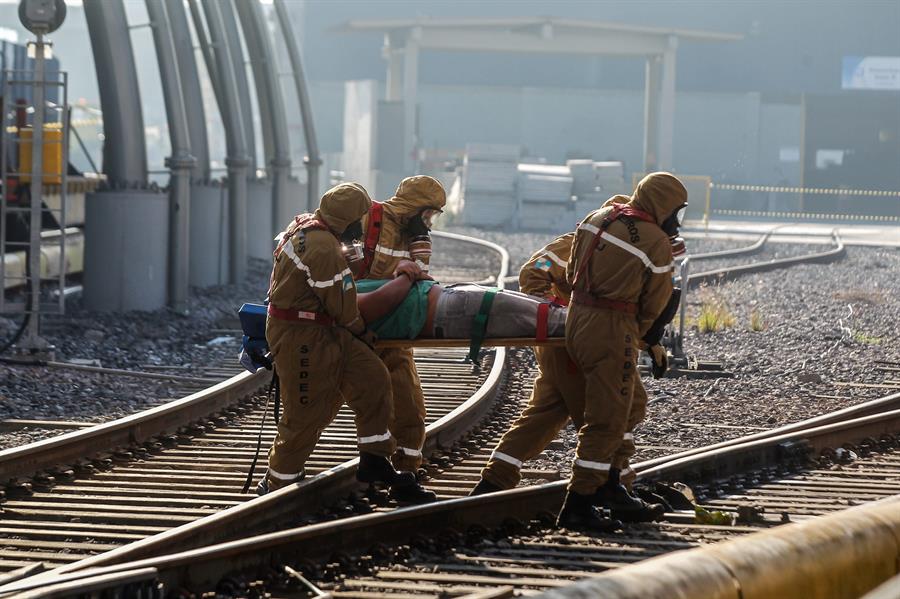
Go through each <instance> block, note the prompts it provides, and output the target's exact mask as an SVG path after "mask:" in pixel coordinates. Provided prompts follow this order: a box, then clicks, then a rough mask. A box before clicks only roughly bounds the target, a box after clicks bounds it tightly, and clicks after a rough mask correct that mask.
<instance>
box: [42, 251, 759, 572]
mask: <svg viewBox="0 0 900 599" xmlns="http://www.w3.org/2000/svg"><path fill="white" fill-rule="evenodd" d="M761 241H762V240H761ZM758 244H759V242H758ZM760 245H761V244H760ZM460 278H462V277H460ZM501 352H502V350H498V355H497V356H496V357H495V358H494V363H493V366H492V368H491V371H492V373H493V372H494V371H495V370H496V371H498V372H499V370H502V366H500V367H499V368H498V367H497V364H498V360H499V361H501V362H502V360H506V359H507V358H506V357H505V356H500V353H501ZM512 353H513V354H515V353H516V352H512ZM458 356H459V355H458V354H455V353H453V352H447V353H446V354H445V355H442V356H433V357H432V356H429V357H428V358H424V360H425V362H424V363H427V362H428V360H432V361H433V363H434V364H435V365H436V366H438V370H440V369H441V368H446V367H447V365H448V364H450V363H453V362H456V361H457V360H458ZM512 360H513V361H514V362H518V363H519V365H520V366H524V370H525V371H527V370H528V369H529V366H530V365H529V364H528V363H527V362H525V361H524V360H527V358H523V357H522V356H515V355H513V356H512ZM510 370H511V371H512V372H517V371H518V370H521V369H516V368H512V369H510ZM420 372H421V370H420ZM490 376H492V375H490ZM490 376H489V378H490ZM496 378H497V379H498V380H499V378H500V377H499V376H498V377H496ZM513 378H515V377H513ZM520 378H521V377H520ZM524 378H525V381H524V385H523V383H522V381H521V380H520V381H515V380H513V382H512V387H514V388H513V389H512V390H510V389H506V390H505V395H507V396H510V397H514V398H515V399H516V400H515V401H514V402H510V403H509V404H507V405H506V411H505V413H501V414H499V417H500V418H502V419H501V420H498V421H496V422H494V423H493V426H491V425H490V424H489V425H488V426H485V427H483V428H482V429H481V430H479V431H477V432H475V433H473V434H472V435H470V436H469V438H468V439H463V440H462V442H460V443H457V444H456V445H455V446H452V443H453V441H450V442H447V441H446V440H445V441H444V442H443V443H441V445H442V446H443V447H445V448H449V450H447V451H445V452H443V453H439V454H437V455H435V456H434V459H433V460H432V462H431V464H430V466H429V467H428V469H427V475H428V476H427V478H426V480H425V484H426V486H429V487H431V488H433V489H434V490H435V491H436V492H437V493H438V494H439V496H440V498H441V499H450V498H454V497H460V496H463V495H466V494H467V493H468V491H469V489H470V488H471V486H472V485H474V484H475V482H477V480H478V471H479V470H480V468H481V466H483V464H484V462H485V461H486V459H487V457H488V455H489V454H490V448H491V447H493V445H494V444H495V443H496V440H497V439H498V438H499V435H500V434H502V432H503V431H504V430H505V428H506V421H507V420H508V419H510V418H513V417H515V415H517V413H518V410H519V409H520V407H519V406H520V405H521V404H522V403H523V402H524V401H525V400H526V399H527V393H528V391H529V389H528V384H527V383H528V380H527V379H528V377H527V376H525V377H524ZM438 384H440V383H438ZM498 384H499V383H498V382H497V381H495V382H494V383H493V392H494V393H496V390H497V385H498ZM507 384H510V383H509V382H508V381H507ZM426 391H427V390H426ZM257 401H258V400H257ZM258 407H259V406H258V405H257V408H258ZM483 414H484V412H483V413H482V415H483ZM258 419H259V416H258V415H256V416H253V415H250V416H249V419H248V420H247V423H248V424H251V425H252V423H253V422H258ZM469 420H470V421H469V422H468V423H467V425H466V426H471V425H472V424H473V422H472V421H471V419H469ZM226 424H227V423H226ZM272 432H274V431H272ZM454 434H455V437H453V439H460V438H461V436H462V433H461V430H459V427H457V430H456V431H455V433H454ZM764 434H765V433H761V435H764ZM430 438H431V437H430ZM447 438H450V437H449V436H448V437H445V439H447ZM323 440H324V438H323ZM169 442H170V443H171V440H170V441H169ZM429 444H430V445H431V447H432V448H434V447H436V446H437V443H433V442H431V441H429ZM349 447H350V449H351V451H352V445H351V446H349ZM230 451H231V449H228V450H225V453H226V454H227V453H228V452H230ZM314 457H315V456H314ZM660 460H665V458H660ZM326 467H327V466H326V465H325V464H322V465H321V468H323V469H325V468H326ZM338 473H341V474H343V477H344V478H345V479H351V478H352V465H348V464H342V465H340V466H337V467H335V468H331V469H329V470H328V472H327V473H326V474H325V476H323V477H315V478H314V479H308V480H307V481H305V482H304V483H301V486H302V487H303V491H304V494H305V495H306V496H307V501H301V502H300V503H299V504H297V503H293V504H292V506H293V510H291V511H294V512H296V511H303V512H305V513H309V512H311V511H316V510H322V508H324V507H325V506H327V505H330V506H331V509H330V510H328V511H327V512H322V513H320V514H319V517H324V518H327V519H332V518H334V517H336V516H346V515H352V514H354V513H359V512H366V511H374V512H376V513H378V512H382V511H384V510H385V509H390V508H391V507H393V506H390V505H385V504H384V502H383V501H382V500H379V499H378V498H369V500H368V501H367V500H365V499H363V498H360V497H358V496H356V497H353V496H351V497H350V498H349V500H348V498H347V491H348V489H349V487H348V486H347V485H346V484H343V485H342V484H338V485H335V486H334V490H332V491H325V492H322V490H321V488H324V487H325V485H321V484H318V482H317V479H321V478H328V477H329V475H337V474H338ZM348 474H349V476H348ZM535 474H536V476H533V477H530V478H545V479H552V478H555V477H557V476H558V473H554V472H538V473H535ZM188 476H190V475H188ZM216 476H218V472H217V473H216ZM225 478H227V476H226V477H225ZM314 481H316V482H314ZM551 486H552V485H551ZM557 486H558V483H557ZM320 487H321V488H320ZM536 488H537V487H536ZM274 495H275V494H273V496H274ZM297 495H299V494H293V495H292V497H290V498H285V499H284V501H282V502H281V503H282V504H284V503H288V502H290V501H294V502H296V500H297ZM310 495H315V496H316V500H315V501H312V502H309V501H308V499H309V496H310ZM243 499H244V500H246V499H247V498H246V497H244V498H243ZM263 499H266V498H263ZM217 500H218V501H229V500H231V501H238V498H235V497H231V498H230V499H225V498H222V499H217ZM251 503H252V502H251ZM235 505H236V504H235ZM248 505H249V504H246V505H243V506H240V507H243V508H246V507H247V506H248ZM224 507H227V506H224ZM261 508H262V509H261V510H259V511H264V512H267V515H266V516H265V517H260V516H259V515H258V513H256V514H253V515H250V517H247V516H248V515H249V511H247V510H242V509H235V508H232V509H230V510H229V509H226V510H225V511H223V512H218V513H216V514H210V515H206V519H207V522H206V523H204V524H203V526H204V527H205V530H204V531H202V532H201V534H199V535H198V534H195V533H196V532H198V531H197V529H198V528H199V527H198V526H196V525H197V524H199V522H195V523H193V524H184V525H182V526H181V527H178V528H176V529H174V531H169V532H168V533H161V534H157V535H156V536H154V537H153V538H151V539H146V540H144V541H138V542H136V543H132V544H130V545H127V546H125V547H123V548H120V549H118V550H114V551H111V552H106V553H103V554H101V555H99V556H97V557H95V558H90V559H87V560H81V561H70V562H69V563H68V565H64V566H63V567H61V568H59V569H58V570H56V571H55V572H54V573H53V576H52V577H49V578H48V580H53V579H58V577H60V576H63V577H64V576H74V575H76V574H75V572H76V571H78V570H83V569H84V568H88V567H103V566H106V565H107V564H112V563H122V562H125V561H127V560H134V559H140V558H149V556H152V555H159V554H162V553H166V552H177V551H180V550H184V549H185V548H187V547H197V546H201V545H203V544H207V543H215V542H218V541H222V540H226V539H232V538H236V537H238V536H240V534H245V533H246V534H253V533H259V532H261V531H263V530H266V529H275V528H283V525H284V523H285V522H286V520H285V519H284V518H283V515H284V514H285V510H284V508H281V509H274V510H271V509H270V508H269V506H261ZM200 509H204V508H203V507H202V506H201V508H200ZM554 509H555V508H554ZM404 511H405V510H404ZM229 512H230V513H232V515H231V516H230V517H225V516H223V514H225V513H229ZM279 519H280V526H279V525H278V524H279ZM314 519H315V518H309V519H307V520H306V522H309V521H310V520H314ZM525 521H526V522H527V521H528V520H527V519H526V520H525ZM236 522H239V524H238V525H236V524H235V523H236ZM292 523H299V524H302V523H303V522H296V520H293V521H292ZM544 523H545V524H546V519H545V520H544ZM226 529H227V532H225V531H226ZM451 536H452V535H451ZM188 537H192V542H191V543H190V544H188V545H185V544H184V540H185V538H188ZM565 542H567V541H565ZM119 570H121V567H119ZM331 570H334V568H333V567H332V568H331ZM423 588H424V587H423ZM420 590H422V589H420Z"/></svg>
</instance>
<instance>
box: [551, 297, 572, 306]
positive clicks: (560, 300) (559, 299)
mask: <svg viewBox="0 0 900 599" xmlns="http://www.w3.org/2000/svg"><path fill="white" fill-rule="evenodd" d="M550 303H551V304H556V305H557V306H562V307H566V306H568V305H569V300H567V299H566V298H564V297H560V296H558V295H554V296H553V299H552V300H550Z"/></svg>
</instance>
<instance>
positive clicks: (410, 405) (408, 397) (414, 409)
mask: <svg viewBox="0 0 900 599" xmlns="http://www.w3.org/2000/svg"><path fill="white" fill-rule="evenodd" d="M378 357H380V358H381V361H382V362H384V365H385V367H387V369H388V372H389V373H390V376H391V389H392V390H393V406H394V418H393V419H392V420H391V423H390V426H389V428H390V431H391V434H392V435H394V438H395V439H397V446H398V448H403V449H402V451H398V452H397V453H395V454H394V456H393V462H394V467H395V468H397V469H398V470H411V471H415V470H416V469H417V468H418V467H419V466H420V465H421V464H422V453H421V449H422V445H423V444H424V443H425V394H424V393H422V384H421V382H420V381H419V373H418V372H416V362H415V360H413V352H412V349H410V348H393V349H385V350H382V351H380V352H379V353H378ZM413 451H418V452H419V453H413Z"/></svg>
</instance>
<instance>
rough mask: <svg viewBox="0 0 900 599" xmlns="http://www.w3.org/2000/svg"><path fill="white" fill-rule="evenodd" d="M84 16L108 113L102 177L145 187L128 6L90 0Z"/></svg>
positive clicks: (105, 113)
mask: <svg viewBox="0 0 900 599" xmlns="http://www.w3.org/2000/svg"><path fill="white" fill-rule="evenodd" d="M84 16H85V20H86V21H87V26H88V34H89V35H90V37H91V49H92V50H93V54H94V68H95V69H96V71H97V86H98V88H99V89H100V105H101V106H102V108H103V135H104V142H103V173H104V174H105V175H106V179H107V181H108V182H109V183H110V184H111V185H113V186H124V185H135V184H138V185H141V186H143V185H146V183H147V148H146V142H145V140H144V117H143V113H142V111H141V94H140V89H139V88H138V80H137V72H136V71H135V68H134V54H133V52H132V49H131V36H130V31H131V30H130V29H129V28H128V20H127V18H126V17H125V6H124V5H123V4H122V2H121V0H115V1H112V2H110V1H109V0H85V2H84Z"/></svg>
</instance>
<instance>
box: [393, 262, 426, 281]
mask: <svg viewBox="0 0 900 599" xmlns="http://www.w3.org/2000/svg"><path fill="white" fill-rule="evenodd" d="M393 274H394V278H395V279H396V278H397V277H399V276H401V275H406V276H407V277H409V280H410V281H418V280H419V277H420V276H421V275H422V268H421V267H420V266H419V265H418V264H416V263H415V262H413V261H412V260H401V261H400V264H398V265H397V268H395V269H394V273H393Z"/></svg>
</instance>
